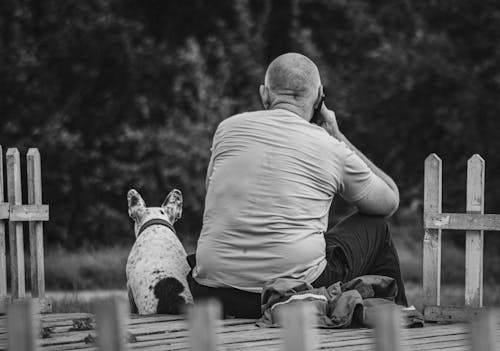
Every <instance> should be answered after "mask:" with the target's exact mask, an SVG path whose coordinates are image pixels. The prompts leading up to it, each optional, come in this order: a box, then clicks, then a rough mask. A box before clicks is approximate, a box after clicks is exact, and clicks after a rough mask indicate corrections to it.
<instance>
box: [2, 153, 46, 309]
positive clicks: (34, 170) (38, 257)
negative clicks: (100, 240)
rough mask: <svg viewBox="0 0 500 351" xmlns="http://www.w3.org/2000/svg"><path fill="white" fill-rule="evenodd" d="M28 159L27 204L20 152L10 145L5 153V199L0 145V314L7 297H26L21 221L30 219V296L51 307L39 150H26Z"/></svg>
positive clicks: (43, 305)
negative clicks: (7, 236) (7, 250)
mask: <svg viewBox="0 0 500 351" xmlns="http://www.w3.org/2000/svg"><path fill="white" fill-rule="evenodd" d="M26 161H27V189H28V204H27V205H23V204H22V183H21V161H20V157H19V151H18V150H17V149H16V148H10V149H8V150H7V153H6V169H7V172H6V173H7V202H4V201H5V197H4V172H3V150H2V147H1V146H0V313H3V312H4V311H5V306H6V304H7V303H8V302H9V301H10V300H16V299H23V298H25V297H26V288H25V276H24V272H25V267H24V255H25V253H24V243H23V222H29V243H30V249H29V252H30V262H31V297H32V298H34V299H35V300H36V302H37V303H38V304H39V308H40V310H41V311H42V312H49V311H50V310H51V305H50V301H49V300H48V299H47V298H45V274H44V256H43V221H48V220H49V206H47V205H42V177H41V163H40V153H39V152H38V149H33V148H32V149H29V150H28V153H27V155H26ZM7 223H8V228H9V249H10V250H9V253H10V255H9V256H10V278H11V284H10V288H11V291H10V296H9V295H8V292H7V255H6V252H5V248H6V233H5V225H6V224H7Z"/></svg>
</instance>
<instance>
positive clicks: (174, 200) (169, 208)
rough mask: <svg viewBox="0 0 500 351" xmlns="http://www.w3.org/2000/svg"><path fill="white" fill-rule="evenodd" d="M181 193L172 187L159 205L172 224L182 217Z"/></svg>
mask: <svg viewBox="0 0 500 351" xmlns="http://www.w3.org/2000/svg"><path fill="white" fill-rule="evenodd" d="M182 202H183V199H182V193H181V191H180V190H177V189H174V190H172V191H171V192H170V194H168V195H167V197H166V198H165V201H163V204H162V205H161V207H162V208H163V209H164V210H165V211H166V212H167V215H168V216H169V218H170V221H171V222H172V224H174V223H175V221H177V220H178V219H179V218H181V217H182Z"/></svg>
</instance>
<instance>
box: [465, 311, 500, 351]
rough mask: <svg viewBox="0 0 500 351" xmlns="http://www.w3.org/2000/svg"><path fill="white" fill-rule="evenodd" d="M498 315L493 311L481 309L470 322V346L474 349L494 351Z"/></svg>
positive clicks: (475, 350)
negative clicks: (476, 316)
mask: <svg viewBox="0 0 500 351" xmlns="http://www.w3.org/2000/svg"><path fill="white" fill-rule="evenodd" d="M495 329H496V316H495V314H494V313H493V311H490V310H484V311H481V313H480V314H479V316H478V318H474V319H472V321H471V323H470V346H471V350H474V351H494V350H497V348H496V340H495V339H496V338H495V334H496V333H495Z"/></svg>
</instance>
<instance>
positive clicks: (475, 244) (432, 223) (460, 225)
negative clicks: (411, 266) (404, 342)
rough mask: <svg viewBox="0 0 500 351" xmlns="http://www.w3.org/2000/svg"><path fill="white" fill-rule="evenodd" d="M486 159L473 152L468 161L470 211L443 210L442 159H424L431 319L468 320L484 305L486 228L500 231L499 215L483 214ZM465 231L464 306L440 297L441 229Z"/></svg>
mask: <svg viewBox="0 0 500 351" xmlns="http://www.w3.org/2000/svg"><path fill="white" fill-rule="evenodd" d="M484 174H485V162H484V160H483V158H482V157H481V156H479V155H477V154H476V155H473V156H472V157H471V158H470V159H469V160H468V162H467V199H466V212H467V213H442V208H441V203H442V191H443V190H442V162H441V159H440V158H439V157H438V156H437V155H436V154H431V155H429V156H428V157H427V159H426V160H425V173H424V248H423V256H424V257H423V302H424V316H425V319H426V320H428V321H467V320H470V319H471V318H472V317H474V316H476V315H478V314H479V313H480V312H481V309H482V307H483V241H484V240H483V231H484V230H490V231H500V215H499V214H484V188H485V187H484V183H485V176H484ZM444 229H447V230H465V305H464V306H446V305H442V303H441V300H440V286H441V282H440V280H441V278H440V277H441V231H442V230H444Z"/></svg>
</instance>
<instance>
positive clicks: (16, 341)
mask: <svg viewBox="0 0 500 351" xmlns="http://www.w3.org/2000/svg"><path fill="white" fill-rule="evenodd" d="M37 312H38V311H37V308H36V306H35V304H33V301H32V300H27V299H22V300H17V301H14V302H13V303H11V304H9V305H8V306H7V338H8V350H10V351H35V350H36V349H37V344H36V339H37V335H38V326H39V324H38V323H39V322H38V320H39V318H40V317H39V314H38V313H37Z"/></svg>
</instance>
